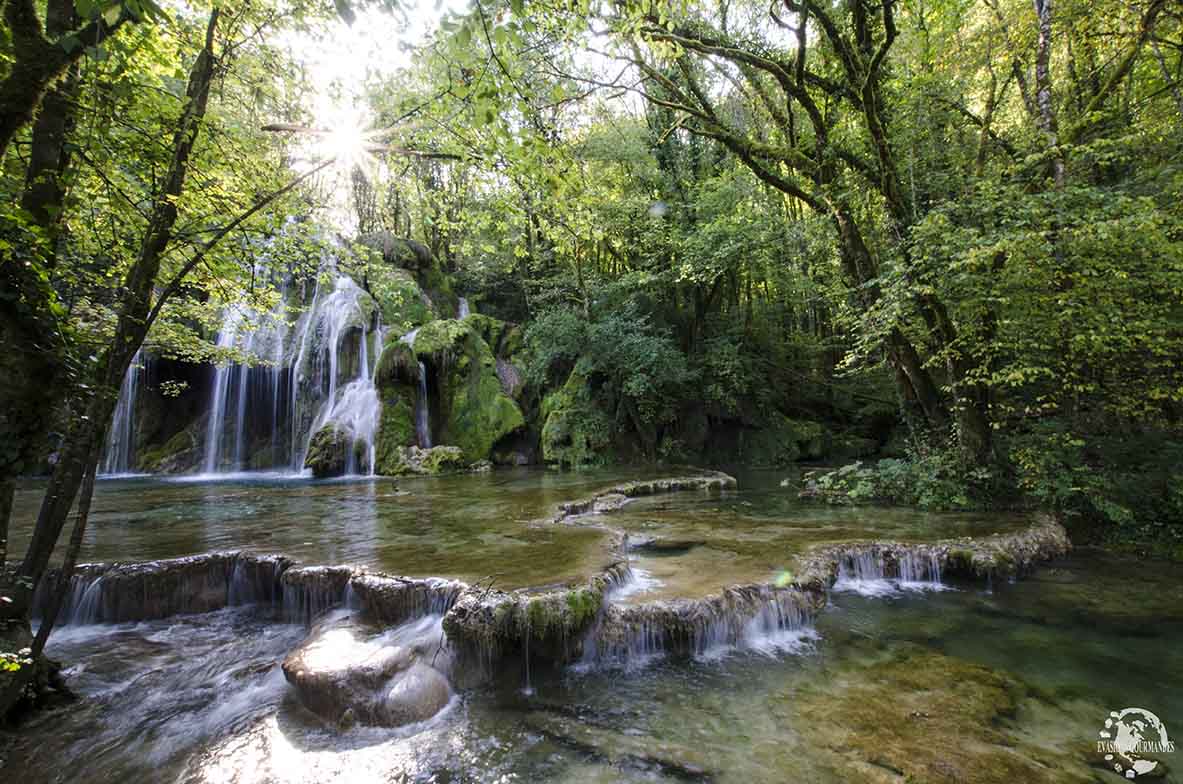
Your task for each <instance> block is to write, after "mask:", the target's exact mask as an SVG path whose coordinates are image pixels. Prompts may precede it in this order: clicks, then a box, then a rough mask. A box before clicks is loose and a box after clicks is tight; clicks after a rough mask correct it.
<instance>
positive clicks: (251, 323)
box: [202, 260, 384, 474]
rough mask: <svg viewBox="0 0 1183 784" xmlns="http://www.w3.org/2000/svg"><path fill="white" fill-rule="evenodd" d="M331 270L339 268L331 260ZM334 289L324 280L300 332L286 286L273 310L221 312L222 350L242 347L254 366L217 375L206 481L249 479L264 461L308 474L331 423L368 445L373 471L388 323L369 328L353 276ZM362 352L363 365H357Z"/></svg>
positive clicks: (335, 282) (234, 307)
mask: <svg viewBox="0 0 1183 784" xmlns="http://www.w3.org/2000/svg"><path fill="white" fill-rule="evenodd" d="M325 267H326V268H327V269H329V270H331V269H332V262H331V260H328V261H326V264H325ZM328 281H330V282H326V283H321V279H320V278H319V277H318V279H317V283H316V286H315V288H314V289H313V292H312V297H311V302H310V303H309V304H308V306H307V308H304V309H303V312H302V313H300V315H299V318H298V319H296V322H295V324H294V325H291V324H290V323H289V318H290V311H291V309H292V304H291V303H290V302H289V301H288V300H289V297H288V296H287V294H288V287H287V285H284V286H283V287H282V289H281V291H280V296H279V298H278V299H277V301H276V303H275V305H274V306H273V307H272V308H271V309H270V310H269V311H262V310H261V309H259V310H256V309H253V308H250V307H247V306H244V305H238V304H231V305H228V306H227V307H226V308H225V310H224V311H223V316H222V325H221V329H220V330H219V332H218V347H219V348H221V349H223V350H230V349H238V350H239V351H241V352H242V353H243V354H245V355H246V357H248V360H247V361H246V362H245V363H241V364H237V363H224V364H222V365H219V366H218V367H217V368H216V369H215V371H214V378H213V384H212V388H211V391H210V402H209V418H208V421H207V424H206V439H205V454H204V459H203V461H202V467H203V470H204V472H205V473H207V474H213V473H218V472H221V471H241V470H243V469H246V468H251V467H255V465H256V464H257V463H259V462H263V463H266V462H270V464H271V466H273V467H275V468H284V469H287V470H290V471H293V472H300V471H302V470H303V467H304V457H305V455H306V454H307V452H308V444H309V442H310V440H311V438H312V436H313V435H314V434H315V433H316V431H317V430H318V429H320V428H321V427H324V426H325V425H328V424H335V425H338V426H340V427H341V428H343V429H344V430H346V431H347V432H348V433H349V434H350V437H351V439H352V440H353V441H354V443H355V444H357V443H361V444H363V445H364V450H363V453H364V455H365V457H363V460H365V461H366V462H367V464H368V465H367V466H364V467H365V468H368V470H369V471H370V472H372V471H373V469H374V457H375V449H374V439H375V436H376V434H377V428H378V421H379V414H380V403H379V400H378V394H377V390H376V389H375V387H374V377H373V371H372V368H375V367H376V366H377V363H378V357H379V355H380V352H381V350H382V340H383V337H384V330H383V329H382V327H381V324H380V323H379V324H378V326H377V328H376V329H374V330H370V328H369V327H370V322H371V320H372V319H373V306H372V302H371V300H370V298H369V295H368V294H366V292H365V291H363V290H362V289H361V287H360V286H358V285H357V283H356V282H354V280H353V279H352V278H350V277H349V276H347V275H336V274H335V275H333V276H332V277H330V278H329V279H328ZM285 283H286V282H285ZM330 286H331V288H330ZM305 301H307V300H305ZM297 307H298V305H297ZM371 335H372V336H373V341H372V345H371V341H370V337H371ZM355 339H356V342H354V341H355ZM355 346H356V356H357V364H356V366H349V365H348V364H347V361H346V360H347V358H349V357H352V356H353V354H352V350H353V348H354V347H355ZM371 350H373V352H374V355H373V357H372V358H371V355H370V351H371ZM256 363H258V364H256ZM260 447H262V448H263V451H262V452H258V451H257V450H259V449H260ZM268 452H269V453H270V460H269V461H266V460H264V459H263V458H265V457H266V455H267V453H268ZM281 455H283V457H282V458H281ZM351 455H352V452H351ZM357 462H358V461H356V460H353V459H352V458H351V462H350V466H349V470H350V471H351V472H352V471H357V470H360V469H362V468H363V466H359V465H356V464H355V463H357Z"/></svg>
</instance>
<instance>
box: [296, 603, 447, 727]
mask: <svg viewBox="0 0 1183 784" xmlns="http://www.w3.org/2000/svg"><path fill="white" fill-rule="evenodd" d="M430 630H431V627H430V625H429V626H428V628H427V630H426V631H427V632H428V633H425V634H420V635H418V636H409V635H402V634H396V635H393V637H394V639H391V638H390V637H391V636H388V635H383V634H380V633H378V632H377V631H375V630H373V629H369V628H367V627H365V626H362V625H361V624H360V623H358V622H357V620H356V619H353V618H346V619H332V620H329V621H326V622H324V623H323V624H321V625H320V626H318V627H317V628H316V629H314V630H313V632H312V633H311V634H309V636H308V639H307V640H305V642H304V643H303V644H302V645H300V646H299V647H297V648H296V649H295V650H293V651H292V652H291V653H290V654H288V656H287V658H286V659H284V662H283V674H284V677H285V678H287V681H288V683H290V684H291V685H292V686H293V687H294V688H295V691H296V694H297V695H298V696H299V698H300V702H301V703H302V704H303V705H304V706H305V707H306V708H308V709H309V710H311V711H312V712H313V713H315V714H316V715H317V716H319V717H321V718H322V719H324V720H326V721H329V722H332V723H334V724H337V725H340V726H348V725H350V724H352V723H354V722H360V723H362V724H370V725H379V726H385V727H397V726H402V725H405V724H411V723H414V722H420V721H426V720H427V719H429V718H431V717H432V716H434V715H435V714H437V713H439V712H440V711H441V710H443V709H444V707H446V706H447V704H448V702H449V701H450V700H451V698H452V687H451V685H450V684H449V683H448V680H447V678H446V677H445V676H444V674H443V673H441V672H440V671H439V670H437V669H435V668H433V667H432V666H431V664H430V661H431V659H432V657H433V651H435V650H438V648H439V646H440V644H441V640H440V639H439V635H438V633H437V634H432V633H430Z"/></svg>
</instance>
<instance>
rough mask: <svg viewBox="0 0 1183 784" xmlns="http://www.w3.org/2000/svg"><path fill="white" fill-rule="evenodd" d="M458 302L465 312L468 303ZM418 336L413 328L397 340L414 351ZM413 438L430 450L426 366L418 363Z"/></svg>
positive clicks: (416, 330)
mask: <svg viewBox="0 0 1183 784" xmlns="http://www.w3.org/2000/svg"><path fill="white" fill-rule="evenodd" d="M460 301H461V302H462V303H464V308H465V309H466V310H467V308H468V301H467V300H465V299H464V298H463V297H461V299H460ZM418 334H419V329H418V328H415V329H413V330H411V331H410V332H408V333H407V334H405V335H403V336H402V337H401V338H399V340H400V341H401V342H402V343H405V344H407V345H408V346H410V347H411V348H412V349H414V347H415V336H416V335H418ZM415 436H416V438H417V439H418V441H419V446H420V448H422V449H431V417H430V412H429V411H428V404H427V366H426V365H424V364H423V363H422V362H420V363H419V394H418V395H416V396H415Z"/></svg>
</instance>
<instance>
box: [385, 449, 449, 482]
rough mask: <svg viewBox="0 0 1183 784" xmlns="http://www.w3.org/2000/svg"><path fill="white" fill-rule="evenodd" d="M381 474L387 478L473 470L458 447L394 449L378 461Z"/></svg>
mask: <svg viewBox="0 0 1183 784" xmlns="http://www.w3.org/2000/svg"><path fill="white" fill-rule="evenodd" d="M378 464H379V467H380V470H379V473H381V474H383V475H385V476H404V475H407V474H448V473H455V472H458V471H468V470H471V468H470V465H469V463H468V461H467V460H465V458H464V452H463V451H461V449H460V447H456V446H433V447H431V448H430V449H420V448H419V447H417V446H408V447H394V448H393V449H391V450H390V451H389V452H388V453H385V454H383V455H381V456H380V457H379V459H378Z"/></svg>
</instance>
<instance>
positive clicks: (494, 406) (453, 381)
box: [415, 316, 526, 462]
mask: <svg viewBox="0 0 1183 784" xmlns="http://www.w3.org/2000/svg"><path fill="white" fill-rule="evenodd" d="M474 318H480V317H479V316H470V317H469V318H468V319H465V323H467V322H468V321H469V320H470V319H474ZM437 323H447V322H437ZM450 323H452V324H461V322H455V321H454V322H450ZM429 326H434V325H429ZM441 331H443V330H442V329H441ZM432 339H434V338H432ZM420 340H423V333H420V335H419V338H418V339H416V341H415V346H416V350H418V347H419V341H420ZM451 345H453V346H454V347H455V348H454V349H453V351H454V353H453V355H452V356H451V359H450V362H447V363H444V364H443V365H442V367H443V369H444V370H445V373H444V374H443V376H442V380H443V385H442V386H443V389H441V390H440V394H441V397H442V401H443V406H442V408H443V411H444V413H445V417H444V422H443V427H442V429H441V441H442V442H443V443H447V444H455V445H456V446H458V447H460V449H461V450H462V451H463V452H464V456H465V458H467V459H468V461H469V462H475V461H478V460H486V459H488V457H489V455H490V454H491V453H492V451H493V445H494V444H496V443H497V442H498V441H499V440H501V439H502V438H504V437H505V436H507V435H509V434H510V433H513V432H514V431H516V430H519V429H520V428H522V427H524V426H525V424H526V419H525V417H524V416H523V415H522V410H521V409H520V408H519V407H518V404H517V403H516V402H514V400H513V398H511V397H509V396H508V395H506V394H505V392H504V391H503V390H502V389H501V382H500V381H499V380H498V378H497V363H496V360H495V359H494V357H493V352H492V350H490V348H489V345H488V343H486V342H485V341H484V340H483V339H482V338H481V337H480V335H479V334H478V333H477V332H476V330H471V329H466V331H465V332H464V333H463V334H462V335H461V336H460V338H459V339H458V341H457V342H454V343H452V344H451Z"/></svg>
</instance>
